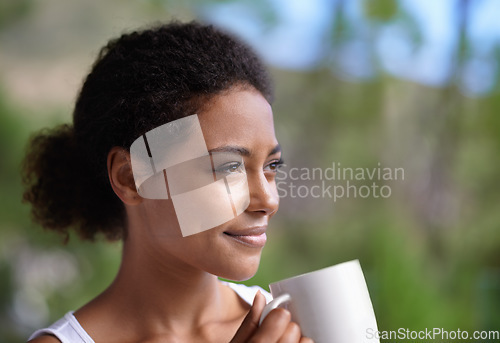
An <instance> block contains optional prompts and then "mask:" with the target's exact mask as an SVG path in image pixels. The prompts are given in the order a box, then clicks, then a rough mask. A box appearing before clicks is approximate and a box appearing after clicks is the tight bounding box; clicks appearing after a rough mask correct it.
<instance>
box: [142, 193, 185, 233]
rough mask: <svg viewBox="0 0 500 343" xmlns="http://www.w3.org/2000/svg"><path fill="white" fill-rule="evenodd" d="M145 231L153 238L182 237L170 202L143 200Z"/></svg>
mask: <svg viewBox="0 0 500 343" xmlns="http://www.w3.org/2000/svg"><path fill="white" fill-rule="evenodd" d="M144 208H145V210H144V216H145V218H144V223H145V229H146V230H147V231H148V233H149V234H151V235H152V236H154V237H182V235H181V230H180V228H179V223H178V221H177V216H176V214H175V210H174V206H173V204H172V201H171V200H149V199H144Z"/></svg>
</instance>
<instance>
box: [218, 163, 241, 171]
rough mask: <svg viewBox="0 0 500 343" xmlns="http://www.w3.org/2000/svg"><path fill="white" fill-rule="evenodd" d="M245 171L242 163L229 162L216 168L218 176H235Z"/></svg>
mask: <svg viewBox="0 0 500 343" xmlns="http://www.w3.org/2000/svg"><path fill="white" fill-rule="evenodd" d="M242 171H243V163H241V162H236V161H235V162H227V163H224V164H222V165H221V166H219V167H217V168H215V172H216V173H217V174H233V173H240V172H242Z"/></svg>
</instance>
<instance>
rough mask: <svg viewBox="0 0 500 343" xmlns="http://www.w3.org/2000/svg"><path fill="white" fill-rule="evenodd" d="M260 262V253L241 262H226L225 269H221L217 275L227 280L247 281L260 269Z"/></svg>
mask: <svg viewBox="0 0 500 343" xmlns="http://www.w3.org/2000/svg"><path fill="white" fill-rule="evenodd" d="M259 264H260V255H259V256H255V257H252V258H246V259H244V260H240V261H239V263H237V262H236V261H233V262H231V263H228V264H226V265H225V266H224V267H223V270H220V271H219V272H218V273H216V275H217V276H219V277H221V278H224V279H227V280H232V281H246V280H248V279H251V278H252V277H254V275H255V274H256V273H257V270H258V269H259Z"/></svg>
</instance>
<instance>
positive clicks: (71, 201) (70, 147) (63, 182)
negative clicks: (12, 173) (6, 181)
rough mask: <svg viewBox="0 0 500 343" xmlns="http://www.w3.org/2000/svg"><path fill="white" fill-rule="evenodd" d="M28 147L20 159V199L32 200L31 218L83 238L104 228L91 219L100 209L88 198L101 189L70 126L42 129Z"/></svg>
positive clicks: (111, 234)
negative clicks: (22, 192)
mask: <svg viewBox="0 0 500 343" xmlns="http://www.w3.org/2000/svg"><path fill="white" fill-rule="evenodd" d="M27 150H28V151H27V154H26V157H25V159H24V162H23V175H22V176H23V178H22V181H23V184H24V187H25V192H24V194H23V200H24V201H26V202H29V203H31V205H32V216H33V219H34V220H35V221H36V222H38V223H39V224H40V225H42V226H43V227H45V228H48V229H51V230H54V231H58V232H61V233H63V234H66V235H67V236H68V235H69V229H70V228H74V229H75V230H76V231H77V232H78V233H79V235H80V236H81V237H82V238H86V239H93V238H94V236H95V234H96V233H97V232H99V231H104V230H102V227H99V226H102V225H97V226H96V225H95V224H96V223H94V221H95V220H93V218H94V217H96V216H99V214H100V213H99V212H100V210H99V209H95V205H92V203H91V201H89V200H90V199H99V193H101V192H102V190H99V188H100V187H99V185H98V184H95V180H94V179H93V178H92V177H91V176H90V175H92V173H91V172H90V171H89V169H88V167H87V164H88V163H86V161H85V159H84V158H82V155H83V154H82V153H81V152H80V151H79V148H78V146H77V143H76V141H75V135H74V131H73V127H72V126H71V125H67V124H65V125H60V126H58V127H56V128H54V129H50V130H48V129H44V130H42V131H40V132H39V133H38V134H36V135H35V136H33V137H32V138H31V140H30V142H29V143H28V148H27ZM92 193H94V194H92ZM96 197H97V198H96ZM101 211H102V210H101ZM100 219H101V220H102V219H103V218H102V217H101V218H100ZM104 219H105V218H104ZM107 224H108V223H107ZM104 232H105V234H106V235H107V237H108V238H118V237H119V236H120V233H119V232H117V230H114V231H113V230H111V231H110V227H107V228H106V230H105V231H104Z"/></svg>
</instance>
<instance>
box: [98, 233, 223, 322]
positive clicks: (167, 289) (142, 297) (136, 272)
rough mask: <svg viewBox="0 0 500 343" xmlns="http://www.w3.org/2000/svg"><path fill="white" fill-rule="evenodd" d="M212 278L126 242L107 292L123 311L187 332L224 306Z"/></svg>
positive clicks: (176, 261) (178, 262)
mask: <svg viewBox="0 0 500 343" xmlns="http://www.w3.org/2000/svg"><path fill="white" fill-rule="evenodd" d="M220 286H221V285H220V283H219V282H218V279H217V277H216V276H215V275H212V274H209V273H207V272H204V271H202V270H198V269H195V268H193V267H191V266H189V265H187V264H185V263H183V262H181V261H178V260H177V259H176V258H175V257H173V256H168V255H165V254H163V255H162V256H161V261H159V258H158V256H155V254H154V253H151V254H149V253H147V250H146V249H143V248H140V247H136V246H134V245H133V244H131V243H130V242H129V241H125V243H124V247H123V259H122V264H121V266H120V270H119V272H118V275H117V277H116V279H115V281H114V282H113V284H112V285H111V286H110V287H109V289H108V290H107V291H106V293H107V294H108V296H109V297H110V299H112V298H114V299H117V300H118V299H119V300H120V301H115V302H114V304H120V305H121V306H123V307H124V309H122V310H125V308H126V309H134V315H135V316H137V317H140V318H143V319H145V320H146V322H148V323H151V324H152V325H154V326H157V325H161V326H164V327H166V328H169V329H172V328H174V327H175V328H178V327H179V325H180V324H182V326H184V327H185V329H187V330H189V329H190V327H197V326H201V325H203V324H204V323H206V322H208V321H210V320H211V319H212V318H213V316H214V313H222V312H223V311H221V310H222V308H223V307H224V305H225V304H224V303H223V300H224V299H223V296H222V294H221V293H222V291H223V290H221V287H220Z"/></svg>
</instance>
